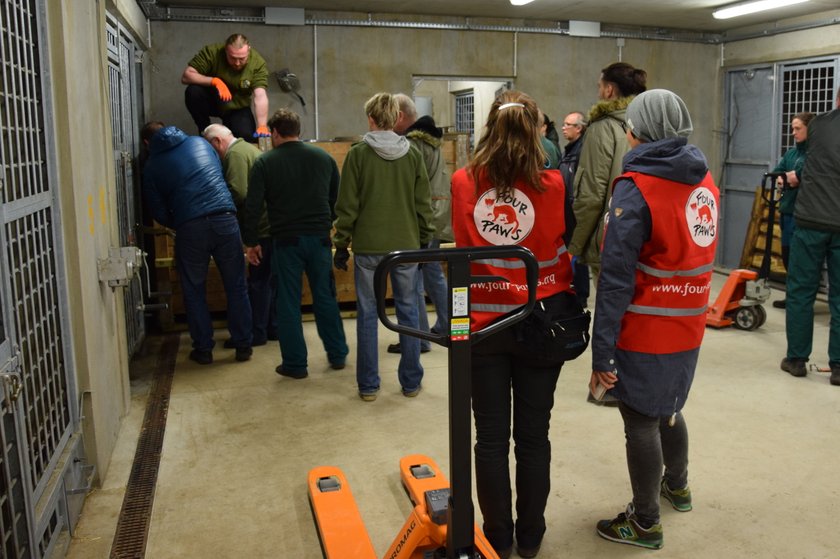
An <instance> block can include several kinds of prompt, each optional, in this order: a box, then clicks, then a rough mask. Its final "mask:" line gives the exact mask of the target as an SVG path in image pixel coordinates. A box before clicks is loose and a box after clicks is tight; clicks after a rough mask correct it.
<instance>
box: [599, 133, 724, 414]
mask: <svg viewBox="0 0 840 559" xmlns="http://www.w3.org/2000/svg"><path fill="white" fill-rule="evenodd" d="M624 171H625V172H628V171H635V172H638V173H645V174H647V175H652V176H655V177H661V178H664V179H667V180H670V181H675V182H679V183H683V184H685V185H686V188H687V189H689V190H691V189H693V188H694V187H695V185H697V184H698V183H699V182H700V181H702V180H703V178H704V177H705V176H706V173H707V172H708V165H707V163H706V158H705V157H704V156H703V153H702V152H701V151H700V150H699V149H698V148H697V147H695V146H692V145H687V143H686V139H685V138H668V139H665V140H660V141H657V142H650V143H644V144H641V145H639V146H637V147H636V148H634V149H632V150H631V151H630V152H628V153H627V155H626V156H625V157H624ZM651 223H652V221H651V215H650V209H649V207H648V205H647V203H646V202H645V200H644V198H643V196H642V194H641V192H640V191H639V189H638V188H637V187H636V185H635V183H634V182H633V181H632V180H629V179H626V178H622V179H619V180H617V181H616V183H615V185H614V186H613V196H612V201H611V202H610V215H609V227H607V231H606V236H605V237H604V246H603V251H602V253H601V266H602V267H601V277H600V279H599V283H598V298H597V302H596V306H595V321H594V325H593V329H592V369H593V370H595V371H612V370H615V371H617V374H618V382H617V383H616V384H615V387H614V388H613V389H612V390H611V391H610V392H611V394H613V395H614V396H615V397H616V398H618V399H619V400H621V401H623V402H624V403H626V404H627V405H629V406H630V407H631V408H633V409H634V410H636V411H638V412H640V413H643V414H644V415H647V416H649V417H664V416H670V415H672V414H673V413H676V412H678V411H680V410H681V409H682V407H683V405H685V401H686V398H687V397H688V391H689V389H690V388H691V383H692V381H693V379H694V369H695V367H696V365H697V356H698V354H699V352H700V350H699V349H693V350H689V351H683V352H677V353H669V354H657V355H655V354H649V353H638V352H632V351H625V350H621V349H617V348H616V341H617V339H618V335H619V332H620V330H621V320H622V317H623V316H624V313H625V311H626V310H627V307H628V305H630V302H631V300H632V299H633V294H634V292H635V284H636V264H637V262H638V259H639V252H640V250H641V248H642V245H643V244H644V243H645V242H647V241H648V240H649V239H650V236H651ZM663 335H667V333H663Z"/></svg>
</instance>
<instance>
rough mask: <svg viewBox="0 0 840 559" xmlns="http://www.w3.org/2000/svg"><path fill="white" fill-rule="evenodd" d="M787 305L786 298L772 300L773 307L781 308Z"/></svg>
mask: <svg viewBox="0 0 840 559" xmlns="http://www.w3.org/2000/svg"><path fill="white" fill-rule="evenodd" d="M785 305H787V299H779V300H778V301H773V308H774V309H783V308H785Z"/></svg>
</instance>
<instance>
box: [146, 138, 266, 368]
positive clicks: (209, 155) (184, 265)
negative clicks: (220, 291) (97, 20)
mask: <svg viewBox="0 0 840 559" xmlns="http://www.w3.org/2000/svg"><path fill="white" fill-rule="evenodd" d="M140 135H141V139H142V140H143V143H144V144H145V145H146V146H147V147H148V149H149V158H148V160H147V161H146V165H145V167H144V169H143V196H144V197H145V199H146V205H147V207H148V208H150V210H151V212H152V217H154V218H155V220H156V221H157V222H158V223H160V224H161V225H165V226H166V227H171V228H172V229H175V233H176V236H175V261H176V264H177V266H178V275H179V277H180V279H181V289H182V291H183V294H184V307H185V309H186V312H187V325H188V326H189V330H190V337H191V338H192V340H193V350H192V351H191V352H190V359H192V360H193V361H195V362H196V363H199V364H201V365H207V364H210V363H212V362H213V353H212V350H213V346H214V345H215V342H214V341H213V325H212V322H211V320H210V310H209V309H208V307H207V269H208V266H209V264H210V257H211V256H212V257H213V260H214V261H215V262H216V267H217V268H218V269H219V273H220V274H221V276H222V282H223V283H224V286H225V294H226V295H227V305H228V313H227V319H228V329H229V330H230V338H231V341H232V342H233V344H234V346H235V347H236V360H237V361H247V360H248V359H250V357H251V351H252V350H251V305H250V304H249V302H248V291H247V286H246V284H245V257H244V255H243V249H242V241H241V238H240V236H239V224H238V223H237V221H236V206H235V205H234V203H233V198H232V197H231V195H230V192H229V191H228V187H227V183H226V182H225V176H224V173H223V171H222V165H221V162H220V161H219V157H218V156H217V155H216V152H215V151H213V148H212V147H211V146H210V144H209V143H207V141H206V140H204V139H203V138H201V137H199V136H187V135H186V134H185V133H184V132H183V131H182V130H180V129H178V128H176V127H175V126H165V125H164V124H163V123H162V122H149V123H147V124H146V125H145V126H144V127H143V130H142V131H141V134H140Z"/></svg>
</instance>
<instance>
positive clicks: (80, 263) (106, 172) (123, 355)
mask: <svg viewBox="0 0 840 559" xmlns="http://www.w3.org/2000/svg"><path fill="white" fill-rule="evenodd" d="M47 18H48V22H49V56H50V70H51V73H52V76H51V78H52V79H51V85H52V91H51V93H52V97H53V99H54V109H55V111H54V115H53V117H54V125H55V126H54V129H53V130H50V131H49V133H50V135H51V139H52V140H53V141H54V144H55V147H56V152H57V159H58V161H57V163H58V169H57V171H58V172H57V173H56V176H57V177H58V184H54V185H52V192H53V193H54V194H55V195H56V196H57V197H58V204H59V206H60V212H61V219H62V222H61V224H62V231H61V235H62V239H63V245H64V247H63V248H64V255H65V270H64V272H65V275H66V277H67V291H68V293H67V296H68V302H69V317H70V322H71V330H72V334H71V344H72V348H73V357H74V360H73V363H72V369H73V370H74V371H75V373H76V377H77V383H78V390H79V394H80V395H81V398H80V399H81V401H82V409H81V415H82V417H83V420H82V430H83V434H84V437H85V451H86V454H87V459H88V461H89V462H91V463H95V464H96V466H97V471H98V472H99V473H100V475H102V474H104V472H105V471H107V468H108V465H109V463H110V460H111V453H112V451H113V448H114V444H115V441H116V438H117V434H118V433H119V429H120V419H121V418H122V416H123V415H124V414H125V412H126V409H127V404H128V398H129V386H128V385H129V381H128V356H127V350H126V339H125V322H124V319H123V301H122V293H121V292H120V291H119V290H117V291H113V290H111V288H109V287H107V286H105V285H103V284H102V283H100V281H99V278H98V270H97V262H98V260H99V259H101V258H106V257H107V256H108V249H109V247H111V246H118V235H117V228H116V227H117V223H116V221H117V213H116V206H115V199H116V195H115V193H114V185H115V179H114V163H113V158H112V149H111V124H110V118H109V116H108V115H109V109H108V107H109V104H108V85H107V66H106V64H107V58H106V56H105V52H106V46H105V8H104V4H103V3H101V2H78V1H77V0H58V1H56V2H49V3H48V13H47Z"/></svg>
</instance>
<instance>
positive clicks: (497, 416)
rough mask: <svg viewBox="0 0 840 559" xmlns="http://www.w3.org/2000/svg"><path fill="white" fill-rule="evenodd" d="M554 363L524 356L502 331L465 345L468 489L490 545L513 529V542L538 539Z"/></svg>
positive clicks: (497, 545) (509, 539)
mask: <svg viewBox="0 0 840 559" xmlns="http://www.w3.org/2000/svg"><path fill="white" fill-rule="evenodd" d="M561 367H562V363H548V362H540V361H537V360H535V359H531V358H530V356H528V355H527V353H524V352H523V348H522V344H518V343H517V342H516V339H515V336H514V334H513V331H512V330H510V329H507V330H502V331H501V332H498V333H497V334H493V335H492V336H490V337H489V338H485V339H484V340H482V342H481V343H479V344H478V345H476V346H473V351H472V408H473V416H474V417H475V489H476V494H477V495H478V504H479V506H480V507H481V514H482V516H483V518H484V526H483V528H484V534H485V535H486V536H487V539H488V540H489V541H490V544H491V545H492V546H493V548H494V549H496V550H501V549H506V548H509V547H511V546H512V545H513V539H514V533H515V535H516V541H517V542H518V543H519V547H524V548H534V547H537V546H539V545H540V543H541V542H542V538H543V534H544V533H545V507H546V503H547V502H548V495H549V493H550V489H551V475H550V474H551V441H550V440H549V438H548V429H549V425H550V422H551V409H552V408H553V407H554V389H555V388H556V386H557V379H558V378H559V376H560V368H561ZM511 404H512V406H511ZM511 409H512V410H513V412H512V414H511ZM511 424H512V425H513V429H512V432H511ZM511 434H512V435H513V443H514V456H515V457H516V521H515V523H514V518H513V510H512V490H511V480H510V466H509V464H508V458H509V456H510V439H511Z"/></svg>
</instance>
